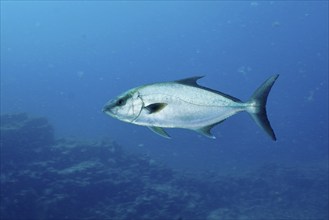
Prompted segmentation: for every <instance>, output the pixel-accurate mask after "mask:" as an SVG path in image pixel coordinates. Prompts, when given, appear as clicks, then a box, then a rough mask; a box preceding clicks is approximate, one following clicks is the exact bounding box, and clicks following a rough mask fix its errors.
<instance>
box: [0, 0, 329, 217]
mask: <svg viewBox="0 0 329 220" xmlns="http://www.w3.org/2000/svg"><path fill="white" fill-rule="evenodd" d="M0 28H1V48H0V50H1V82H0V86H1V93H0V97H1V105H0V107H1V108H0V110H1V142H0V144H1V178H0V181H1V206H0V211H1V216H0V217H1V219H175V220H183V219H207V220H216V219H218V220H220V219H241V220H248V219H328V218H329V216H328V49H329V48H328V2H327V1H124V2H119V1H1V27H0ZM274 74H280V77H279V78H278V80H277V82H276V83H275V85H274V86H273V88H272V91H271V92H270V95H269V98H268V103H267V113H268V117H269V120H270V122H271V125H272V127H273V129H274V131H275V133H276V136H277V139H278V140H277V141H275V142H274V141H272V140H271V139H270V138H269V137H268V136H267V135H266V133H265V132H264V131H262V130H261V129H260V128H259V127H258V126H257V125H256V124H255V123H254V121H253V120H252V119H251V117H250V116H248V114H247V113H239V114H237V115H234V116H233V117H231V118H229V119H227V120H226V121H225V122H224V123H221V124H220V125H218V126H216V127H215V128H214V129H213V130H212V131H213V133H214V134H215V136H216V137H217V139H215V140H212V139H208V138H206V137H203V136H200V135H199V134H197V133H195V132H192V131H189V130H182V129H167V130H166V131H167V132H168V133H169V134H170V135H171V136H172V139H169V140H168V139H165V138H162V137H160V136H158V135H156V134H154V133H153V132H151V131H150V130H149V129H147V128H146V127H142V126H136V125H132V124H128V123H124V122H121V121H118V120H116V119H113V118H110V117H108V116H106V115H105V114H104V113H103V112H102V108H103V106H104V105H105V103H106V102H107V101H108V100H110V99H112V98H114V97H116V96H117V95H119V94H120V93H122V92H124V91H126V90H128V89H130V88H133V87H136V86H140V85H143V84H148V83H153V82H163V81H173V80H178V79H182V78H187V77H191V76H200V75H204V76H205V77H204V78H202V79H201V80H200V81H199V84H201V85H203V86H206V87H209V88H212V89H215V90H218V91H221V92H224V93H227V94H229V95H231V96H234V97H236V98H239V99H241V100H244V101H246V100H248V99H249V97H250V96H251V94H252V93H253V92H254V90H255V89H256V88H257V87H258V86H259V85H260V84H261V83H262V82H263V81H264V80H266V79H267V78H268V77H270V76H272V75H274Z"/></svg>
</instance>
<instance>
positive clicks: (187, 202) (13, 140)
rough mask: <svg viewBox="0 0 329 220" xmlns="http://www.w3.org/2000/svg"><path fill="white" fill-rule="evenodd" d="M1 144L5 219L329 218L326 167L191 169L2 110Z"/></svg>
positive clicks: (45, 121) (272, 166)
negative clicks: (227, 172)
mask: <svg viewBox="0 0 329 220" xmlns="http://www.w3.org/2000/svg"><path fill="white" fill-rule="evenodd" d="M0 143H1V178H0V180H1V207H0V211H1V216H0V217H1V219H56V220H58V219H173V220H175V219H176V220H183V219H207V220H220V219H241V220H243V219H328V174H327V170H321V169H314V170H300V169H293V168H287V167H281V166H278V165H276V164H268V165H264V166H263V167H262V168H260V169H259V170H258V171H257V172H253V173H250V174H245V175H243V176H240V177H237V176H235V177H233V176H219V175H216V174H214V173H204V174H203V175H202V176H195V175H194V176H192V175H184V174H182V173H177V172H174V171H172V170H171V169H168V168H166V167H164V166H163V165H160V164H157V163H156V162H154V161H153V160H152V159H151V158H148V157H145V156H137V155H133V154H128V153H127V152H124V151H123V150H122V148H121V147H120V146H119V145H118V144H117V143H115V142H113V141H90V142H86V141H79V140H74V139H65V138H63V139H54V135H53V129H52V126H51V125H49V123H48V121H47V120H46V119H45V118H29V117H28V116H27V115H26V114H16V115H3V116H1V142H0Z"/></svg>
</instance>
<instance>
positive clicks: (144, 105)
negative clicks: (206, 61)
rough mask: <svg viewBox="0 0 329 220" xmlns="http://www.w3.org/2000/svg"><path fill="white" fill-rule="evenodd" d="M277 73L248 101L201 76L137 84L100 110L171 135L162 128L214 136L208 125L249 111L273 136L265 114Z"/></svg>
mask: <svg viewBox="0 0 329 220" xmlns="http://www.w3.org/2000/svg"><path fill="white" fill-rule="evenodd" d="M278 77H279V75H274V76H272V77H270V78H268V79H267V80H266V81H265V82H264V83H263V84H262V85H261V86H260V87H258V89H257V90H256V91H255V92H254V93H253V95H252V96H251V98H250V99H249V100H248V101H247V102H242V101H241V100H239V99H237V98H235V97H233V96H230V95H227V94H225V93H222V92H219V91H216V90H212V89H209V88H206V87H203V86H200V85H198V84H197V80H199V79H200V78H202V77H191V78H187V79H182V80H177V81H173V82H162V83H153V84H148V85H144V86H139V87H136V88H133V89H130V90H129V91H127V92H125V93H123V94H122V95H120V96H118V97H117V98H116V99H114V100H110V101H109V102H108V103H107V104H106V105H105V106H104V108H103V112H105V113H106V114H108V115H110V116H112V117H114V118H117V119H119V120H122V121H125V122H128V123H132V124H137V125H143V126H147V127H148V128H150V129H151V130H152V131H154V132H155V133H157V134H159V135H161V136H163V137H166V138H170V136H169V135H168V134H167V132H166V131H165V130H164V128H185V129H190V130H194V131H197V132H199V133H200V134H203V135H205V136H207V137H210V138H215V136H214V135H213V134H212V133H211V129H212V128H213V127H214V126H215V125H217V124H219V123H221V122H223V121H224V120H225V119H227V118H228V117H230V116H232V115H235V114H236V113H238V112H242V111H246V112H248V113H249V114H250V115H251V117H252V118H253V119H254V121H255V122H256V123H257V124H258V125H259V126H260V127H261V128H262V129H263V130H264V131H265V132H266V133H267V134H268V135H269V136H270V137H271V139H272V140H276V137H275V134H274V131H273V129H272V127H271V125H270V122H269V120H268V118H267V114H266V101H267V97H268V94H269V92H270V90H271V88H272V86H273V84H274V82H275V81H276V79H277V78H278Z"/></svg>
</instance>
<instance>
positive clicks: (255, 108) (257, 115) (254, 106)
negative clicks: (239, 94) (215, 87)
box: [247, 75, 279, 141]
mask: <svg viewBox="0 0 329 220" xmlns="http://www.w3.org/2000/svg"><path fill="white" fill-rule="evenodd" d="M278 77H279V75H274V76H272V77H270V78H269V79H267V80H266V81H265V82H264V83H263V84H262V85H261V86H260V87H258V89H257V90H256V91H255V92H254V94H253V95H252V96H251V98H250V100H249V101H248V102H247V103H248V104H249V105H248V107H247V112H248V113H249V114H250V115H251V117H252V118H253V119H254V121H255V122H256V123H257V124H258V126H259V127H261V128H263V129H264V131H265V132H266V133H267V134H268V135H269V136H270V137H271V138H272V140H274V141H275V140H276V137H275V134H274V131H273V129H272V127H271V124H270V121H269V120H268V118H267V114H266V101H267V97H268V94H269V93H270V90H271V88H272V86H273V84H274V82H275V80H276V79H277V78H278Z"/></svg>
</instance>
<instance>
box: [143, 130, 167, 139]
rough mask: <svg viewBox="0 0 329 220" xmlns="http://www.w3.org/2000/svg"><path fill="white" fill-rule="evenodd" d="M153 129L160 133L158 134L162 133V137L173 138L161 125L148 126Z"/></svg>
mask: <svg viewBox="0 0 329 220" xmlns="http://www.w3.org/2000/svg"><path fill="white" fill-rule="evenodd" d="M148 128H149V129H150V130H151V131H153V132H154V133H156V134H158V135H160V136H162V137H164V138H169V139H170V138H171V137H170V136H169V135H168V134H167V132H166V131H165V130H164V129H163V128H161V127H148Z"/></svg>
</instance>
